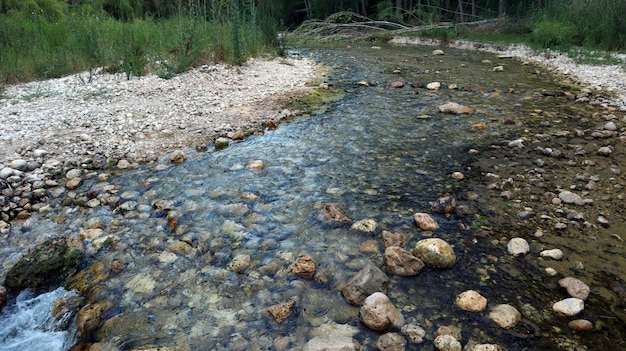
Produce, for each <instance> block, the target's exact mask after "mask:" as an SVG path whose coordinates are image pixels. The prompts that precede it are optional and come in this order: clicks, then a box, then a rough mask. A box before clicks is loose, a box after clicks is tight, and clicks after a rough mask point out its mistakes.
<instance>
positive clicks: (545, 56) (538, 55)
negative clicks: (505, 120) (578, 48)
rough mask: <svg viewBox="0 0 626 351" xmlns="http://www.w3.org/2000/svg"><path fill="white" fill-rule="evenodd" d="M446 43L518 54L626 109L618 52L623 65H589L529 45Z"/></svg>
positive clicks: (403, 40)
mask: <svg viewBox="0 0 626 351" xmlns="http://www.w3.org/2000/svg"><path fill="white" fill-rule="evenodd" d="M390 42H391V43H393V44H411V45H431V46H442V45H444V43H442V42H441V41H440V40H435V39H425V38H408V37H397V38H393V39H391V41H390ZM445 45H446V46H450V47H454V48H459V49H465V50H477V51H484V52H491V53H495V54H498V55H499V56H501V57H514V58H518V59H521V60H525V61H528V62H532V63H534V64H538V65H541V66H544V67H546V68H548V69H549V70H550V71H551V72H552V73H554V74H560V75H565V76H567V77H569V78H570V79H571V80H572V82H573V83H576V84H580V85H582V86H583V87H586V88H589V89H591V90H593V91H594V92H596V93H598V94H599V95H601V94H604V95H605V100H606V101H604V102H601V104H604V106H605V107H613V108H617V109H619V110H620V111H622V112H624V111H626V72H625V71H624V65H626V56H625V55H617V56H616V58H619V59H620V60H622V62H623V63H624V64H623V65H621V66H620V65H589V64H580V63H576V62H575V61H574V60H573V59H572V58H570V57H568V56H567V55H566V54H564V53H560V52H558V51H536V50H533V49H531V48H530V47H528V46H526V45H520V44H515V45H500V44H485V43H477V42H471V41H465V40H453V41H451V42H449V43H446V44H445Z"/></svg>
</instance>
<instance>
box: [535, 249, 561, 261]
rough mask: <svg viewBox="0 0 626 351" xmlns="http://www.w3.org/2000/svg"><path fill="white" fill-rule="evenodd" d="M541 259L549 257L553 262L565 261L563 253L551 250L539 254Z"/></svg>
mask: <svg viewBox="0 0 626 351" xmlns="http://www.w3.org/2000/svg"><path fill="white" fill-rule="evenodd" d="M539 255H540V256H541V257H548V258H551V259H553V260H561V259H563V251H561V250H560V249H551V250H543V251H541V253H539Z"/></svg>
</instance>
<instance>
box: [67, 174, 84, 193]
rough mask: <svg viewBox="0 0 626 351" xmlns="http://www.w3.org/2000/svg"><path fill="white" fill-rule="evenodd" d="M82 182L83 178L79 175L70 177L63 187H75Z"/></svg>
mask: <svg viewBox="0 0 626 351" xmlns="http://www.w3.org/2000/svg"><path fill="white" fill-rule="evenodd" d="M81 184H83V179H82V178H80V177H76V178H72V179H70V180H68V181H67V183H65V187H66V188H68V189H69V190H74V189H77V188H78V187H79V186H81Z"/></svg>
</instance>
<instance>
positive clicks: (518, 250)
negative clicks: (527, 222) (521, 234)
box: [506, 238, 530, 256]
mask: <svg viewBox="0 0 626 351" xmlns="http://www.w3.org/2000/svg"><path fill="white" fill-rule="evenodd" d="M506 249H507V251H508V252H509V254H511V255H513V256H519V255H524V254H527V253H528V251H530V246H529V245H528V242H527V241H526V240H525V239H522V238H513V239H511V240H509V242H508V244H506Z"/></svg>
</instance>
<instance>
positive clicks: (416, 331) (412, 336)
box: [400, 324, 426, 344]
mask: <svg viewBox="0 0 626 351" xmlns="http://www.w3.org/2000/svg"><path fill="white" fill-rule="evenodd" d="M400 332H401V333H402V335H404V336H406V337H407V338H408V339H409V342H411V343H413V344H421V343H422V342H424V336H426V331H425V330H424V328H422V327H420V326H419V325H415V324H405V325H403V326H402V329H401V330H400Z"/></svg>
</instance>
